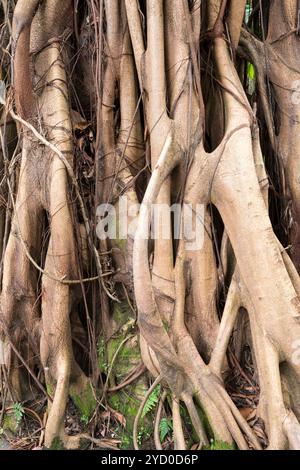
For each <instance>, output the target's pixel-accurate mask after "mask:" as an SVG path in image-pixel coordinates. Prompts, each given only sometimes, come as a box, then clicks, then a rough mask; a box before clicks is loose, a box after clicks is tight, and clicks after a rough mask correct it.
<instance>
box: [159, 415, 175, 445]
mask: <svg viewBox="0 0 300 470" xmlns="http://www.w3.org/2000/svg"><path fill="white" fill-rule="evenodd" d="M172 432H173V421H172V419H171V418H162V420H161V422H160V425H159V437H160V440H161V442H163V441H164V440H165V438H166V437H167V435H168V434H171V433H172Z"/></svg>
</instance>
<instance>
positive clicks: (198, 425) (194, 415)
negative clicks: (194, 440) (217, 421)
mask: <svg viewBox="0 0 300 470" xmlns="http://www.w3.org/2000/svg"><path fill="white" fill-rule="evenodd" d="M182 399H183V401H184V403H185V405H186V407H187V409H188V412H189V415H190V418H191V420H192V423H193V426H194V429H195V431H196V434H197V436H198V437H199V439H200V446H201V447H202V446H208V439H207V436H206V432H205V429H204V427H203V424H202V422H201V420H200V418H199V414H198V411H197V408H196V406H195V404H194V401H193V399H192V397H191V396H190V395H187V394H183V396H182Z"/></svg>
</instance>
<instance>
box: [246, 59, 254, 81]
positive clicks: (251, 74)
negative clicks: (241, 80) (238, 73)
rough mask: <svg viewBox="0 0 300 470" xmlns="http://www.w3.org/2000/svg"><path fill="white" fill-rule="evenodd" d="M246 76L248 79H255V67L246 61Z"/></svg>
mask: <svg viewBox="0 0 300 470" xmlns="http://www.w3.org/2000/svg"><path fill="white" fill-rule="evenodd" d="M247 77H248V78H249V79H250V80H255V68H254V65H253V64H251V62H247Z"/></svg>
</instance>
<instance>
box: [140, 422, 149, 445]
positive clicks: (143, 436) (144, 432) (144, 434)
mask: <svg viewBox="0 0 300 470" xmlns="http://www.w3.org/2000/svg"><path fill="white" fill-rule="evenodd" d="M150 437H151V428H150V427H144V426H142V427H141V428H140V430H139V432H138V435H137V441H138V445H139V446H141V445H142V444H143V441H146V440H147V439H149V438H150Z"/></svg>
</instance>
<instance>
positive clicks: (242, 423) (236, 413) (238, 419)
mask: <svg viewBox="0 0 300 470" xmlns="http://www.w3.org/2000/svg"><path fill="white" fill-rule="evenodd" d="M217 389H218V392H219V393H220V395H221V399H223V401H224V403H226V404H227V405H228V406H229V408H230V411H231V413H232V415H233V417H234V419H235V420H236V422H237V424H238V425H239V427H240V428H241V430H242V431H243V433H244V434H245V435H246V436H247V438H248V439H249V441H250V442H251V444H252V445H253V447H254V449H255V450H261V449H262V447H261V445H260V443H259V440H258V439H257V437H256V435H255V434H254V432H253V431H252V429H251V428H250V426H249V425H248V423H247V421H246V420H245V419H244V418H243V416H242V415H241V413H240V412H239V410H238V409H237V408H236V406H235V404H234V403H233V401H232V400H231V398H230V397H229V396H228V394H227V392H226V391H225V390H224V389H223V388H222V387H221V386H220V385H217Z"/></svg>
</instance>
